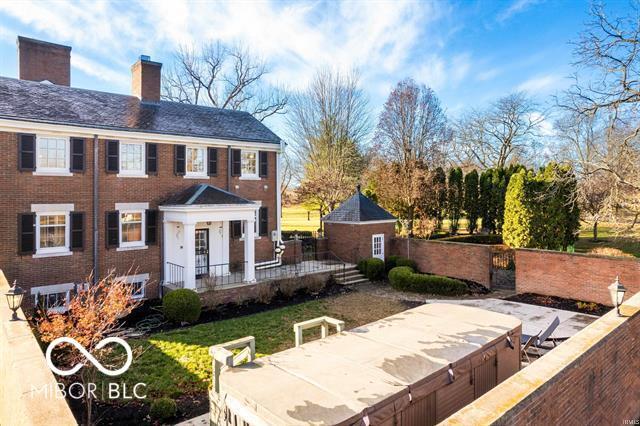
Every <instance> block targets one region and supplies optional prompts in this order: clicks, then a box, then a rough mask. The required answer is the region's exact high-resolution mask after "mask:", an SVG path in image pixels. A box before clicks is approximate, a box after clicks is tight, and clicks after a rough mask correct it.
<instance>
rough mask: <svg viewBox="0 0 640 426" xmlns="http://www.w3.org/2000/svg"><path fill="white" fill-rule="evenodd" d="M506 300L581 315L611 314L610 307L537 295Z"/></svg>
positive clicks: (524, 294)
mask: <svg viewBox="0 0 640 426" xmlns="http://www.w3.org/2000/svg"><path fill="white" fill-rule="evenodd" d="M505 300H510V301H512V302H520V303H528V304H529V305H538V306H546V307H548V308H555V309H562V310H565V311H572V312H579V313H581V314H588V315H596V316H602V315H604V314H606V313H607V312H609V311H610V310H611V309H612V308H611V307H610V306H605V305H601V304H599V303H593V302H583V301H581V300H575V299H565V298H563V297H556V296H545V295H542V294H535V293H522V294H516V295H514V296H510V297H507V298H506V299H505Z"/></svg>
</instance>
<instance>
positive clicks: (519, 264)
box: [516, 249, 640, 305]
mask: <svg viewBox="0 0 640 426" xmlns="http://www.w3.org/2000/svg"><path fill="white" fill-rule="evenodd" d="M616 275H619V276H620V282H622V283H623V284H624V286H625V287H627V289H628V290H629V293H628V294H627V297H628V296H629V295H630V294H633V293H636V292H638V291H640V261H639V260H637V259H635V258H616V257H609V256H598V255H586V254H578V253H560V252H554V251H546V250H529V249H520V250H516V290H517V291H518V293H537V294H545V295H549V296H559V297H566V298H571V299H577V300H584V301H588V302H596V303H602V304H605V305H611V297H610V296H609V291H608V290H607V286H608V285H609V284H611V283H612V282H613V281H614V280H615V278H616Z"/></svg>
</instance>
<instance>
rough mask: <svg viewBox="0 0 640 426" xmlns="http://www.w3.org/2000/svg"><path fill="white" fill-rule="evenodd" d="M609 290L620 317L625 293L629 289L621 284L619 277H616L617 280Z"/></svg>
mask: <svg viewBox="0 0 640 426" xmlns="http://www.w3.org/2000/svg"><path fill="white" fill-rule="evenodd" d="M607 288H608V289H609V294H610V295H611V302H613V305H614V306H615V307H616V312H617V313H618V316H620V305H622V301H623V300H624V293H625V292H626V291H627V289H626V288H625V287H624V286H623V285H622V283H621V282H620V279H619V276H616V280H615V281H614V282H613V283H612V284H611V285H610V286H609V287H607Z"/></svg>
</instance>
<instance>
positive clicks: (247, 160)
mask: <svg viewBox="0 0 640 426" xmlns="http://www.w3.org/2000/svg"><path fill="white" fill-rule="evenodd" d="M240 158H241V163H240V172H241V173H240V177H241V178H245V179H258V178H259V177H258V151H254V150H244V149H243V150H242V152H241V154H240Z"/></svg>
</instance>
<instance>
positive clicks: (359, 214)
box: [322, 186, 396, 222]
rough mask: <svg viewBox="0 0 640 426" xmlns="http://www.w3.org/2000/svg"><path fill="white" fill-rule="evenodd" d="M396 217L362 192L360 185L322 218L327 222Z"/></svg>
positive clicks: (364, 220) (391, 218)
mask: <svg viewBox="0 0 640 426" xmlns="http://www.w3.org/2000/svg"><path fill="white" fill-rule="evenodd" d="M395 219H396V218H395V217H394V216H393V215H392V214H391V213H389V212H388V211H386V210H385V209H383V208H382V207H380V206H379V205H377V204H376V203H374V202H373V201H372V200H371V199H370V198H368V197H366V196H365V195H364V194H362V192H360V186H358V189H357V190H356V193H355V194H354V195H353V196H351V198H349V199H348V200H346V201H345V202H343V203H342V204H340V207H338V208H337V209H335V210H334V211H332V212H331V213H329V214H328V215H326V216H325V217H323V218H322V220H323V221H325V222H372V221H378V220H395Z"/></svg>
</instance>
